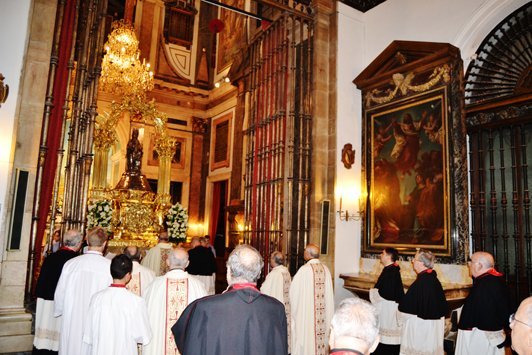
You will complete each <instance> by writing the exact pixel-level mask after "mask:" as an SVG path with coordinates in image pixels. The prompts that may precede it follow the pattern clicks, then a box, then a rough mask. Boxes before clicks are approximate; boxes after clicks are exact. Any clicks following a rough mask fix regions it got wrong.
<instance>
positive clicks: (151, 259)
mask: <svg viewBox="0 0 532 355" xmlns="http://www.w3.org/2000/svg"><path fill="white" fill-rule="evenodd" d="M170 249H172V243H170V242H168V232H166V231H162V232H160V233H159V237H158V243H157V245H156V246H154V247H153V248H151V249H150V250H149V251H148V252H147V253H146V256H145V257H144V259H142V262H141V264H142V265H143V266H146V267H147V268H149V269H151V270H152V271H153V272H154V273H155V276H161V275H164V274H165V273H166V272H167V271H168V266H167V264H166V259H168V254H169V253H170Z"/></svg>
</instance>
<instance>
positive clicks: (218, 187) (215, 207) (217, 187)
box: [209, 181, 223, 244]
mask: <svg viewBox="0 0 532 355" xmlns="http://www.w3.org/2000/svg"><path fill="white" fill-rule="evenodd" d="M222 184H223V182H222V181H218V182H215V183H214V184H213V186H212V205H211V225H210V228H209V236H210V238H211V244H212V243H214V237H216V230H217V229H218V219H219V218H220V200H221V198H222V196H221V192H222Z"/></svg>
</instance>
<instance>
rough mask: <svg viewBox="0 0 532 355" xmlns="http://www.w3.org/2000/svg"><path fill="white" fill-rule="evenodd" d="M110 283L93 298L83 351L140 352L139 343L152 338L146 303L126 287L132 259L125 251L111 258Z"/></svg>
mask: <svg viewBox="0 0 532 355" xmlns="http://www.w3.org/2000/svg"><path fill="white" fill-rule="evenodd" d="M110 269H111V275H112V277H113V283H112V284H111V287H107V288H106V289H104V290H102V291H100V292H98V293H96V294H95V295H94V296H93V297H92V300H91V303H90V306H89V311H88V312H87V319H86V320H85V329H84V332H83V354H91V355H98V354H102V355H106V354H120V355H137V354H138V349H137V344H142V345H145V344H147V343H148V342H149V341H150V338H151V330H150V325H149V323H148V313H147V311H146V303H145V302H144V299H142V298H141V297H139V296H137V295H134V294H133V293H131V292H129V291H128V290H127V289H126V285H127V283H128V282H129V281H130V280H131V271H132V270H133V263H132V262H131V259H129V257H127V256H126V255H124V254H122V255H118V256H115V257H114V258H113V260H112V261H111V268H110Z"/></svg>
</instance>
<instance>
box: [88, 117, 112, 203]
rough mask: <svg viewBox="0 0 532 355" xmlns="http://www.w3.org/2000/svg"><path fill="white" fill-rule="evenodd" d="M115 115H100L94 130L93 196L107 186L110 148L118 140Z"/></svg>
mask: <svg viewBox="0 0 532 355" xmlns="http://www.w3.org/2000/svg"><path fill="white" fill-rule="evenodd" d="M116 121H117V119H116V117H114V115H105V116H99V117H98V118H97V119H96V128H95V130H94V168H93V169H94V170H93V173H92V190H93V197H96V196H95V194H97V193H98V191H103V190H104V189H105V188H106V187H107V168H108V164H109V149H110V148H111V146H112V145H113V144H114V143H115V141H116V133H115V131H114V128H113V127H114V126H115V124H116Z"/></svg>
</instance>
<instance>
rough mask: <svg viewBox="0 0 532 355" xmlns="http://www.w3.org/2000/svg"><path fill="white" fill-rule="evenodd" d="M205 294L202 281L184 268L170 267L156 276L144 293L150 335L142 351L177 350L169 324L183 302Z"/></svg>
mask: <svg viewBox="0 0 532 355" xmlns="http://www.w3.org/2000/svg"><path fill="white" fill-rule="evenodd" d="M206 295H207V291H206V290H205V287H204V286H203V284H202V283H201V282H200V281H199V280H197V279H196V277H195V276H192V275H189V274H188V273H187V272H186V271H183V270H171V271H168V272H167V273H166V274H165V275H163V276H159V277H157V278H156V279H155V280H154V281H153V282H152V284H151V285H150V287H148V289H147V290H146V294H145V296H144V298H145V299H146V305H147V307H148V314H149V316H148V317H149V322H150V326H151V329H152V331H153V339H152V340H151V342H150V343H149V344H148V346H146V347H145V348H144V350H143V355H161V354H165V355H168V354H179V353H178V352H177V348H176V344H175V341H174V336H173V334H172V331H171V328H172V326H173V325H174V324H175V323H176V322H177V320H178V319H179V316H180V315H181V313H182V312H183V310H184V309H185V308H186V306H188V305H189V304H190V303H192V302H193V301H195V300H196V299H198V298H201V297H204V296H206ZM205 336H208V335H207V334H206V335H205Z"/></svg>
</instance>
